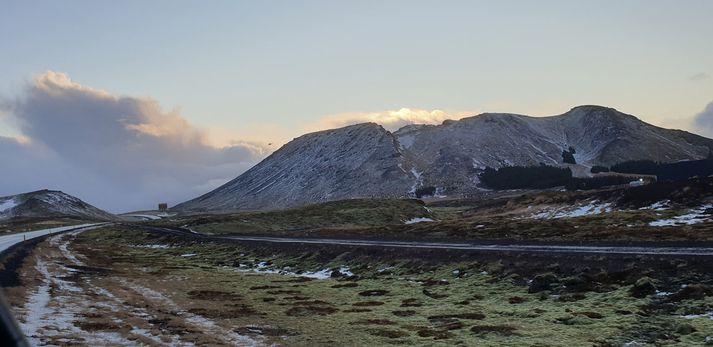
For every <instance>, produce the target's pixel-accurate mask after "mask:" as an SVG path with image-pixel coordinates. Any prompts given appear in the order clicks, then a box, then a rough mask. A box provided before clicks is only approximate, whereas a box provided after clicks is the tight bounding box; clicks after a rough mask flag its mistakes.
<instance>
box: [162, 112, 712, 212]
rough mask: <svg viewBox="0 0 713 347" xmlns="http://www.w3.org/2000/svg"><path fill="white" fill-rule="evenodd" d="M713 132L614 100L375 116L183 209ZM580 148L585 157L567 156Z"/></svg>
mask: <svg viewBox="0 0 713 347" xmlns="http://www.w3.org/2000/svg"><path fill="white" fill-rule="evenodd" d="M712 148H713V140H711V139H708V138H704V137H701V136H698V135H695V134H691V133H687V132H685V131H680V130H670V129H664V128H660V127H656V126H653V125H651V124H648V123H645V122H643V121H641V120H639V119H638V118H636V117H634V116H632V115H628V114H624V113H622V112H619V111H617V110H615V109H612V108H607V107H601V106H580V107H575V108H573V109H572V110H570V111H569V112H567V113H565V114H562V115H558V116H552V117H528V116H523V115H515V114H493V113H486V114H481V115H477V116H473V117H468V118H464V119H461V120H459V121H446V122H444V123H443V124H441V125H409V126H406V127H404V128H401V129H399V130H398V131H396V132H394V133H390V132H388V131H386V130H385V129H383V128H382V127H381V126H379V125H377V124H374V123H365V124H358V125H353V126H348V127H345V128H340V129H333V130H327V131H321V132H317V133H312V134H307V135H304V136H301V137H299V138H296V139H294V140H293V141H291V142H289V143H288V144H286V145H285V146H283V147H282V148H280V149H279V150H277V151H276V152H274V153H273V154H272V155H271V156H269V157H268V158H266V159H265V160H263V161H262V162H261V163H259V164H258V165H256V166H255V167H253V168H252V169H250V170H248V171H247V172H245V173H244V174H242V175H240V176H239V177H237V178H236V179H234V180H232V181H230V182H228V183H226V184H225V185H223V186H221V187H219V188H217V189H216V190H214V191H212V192H209V193H208V194H205V195H203V196H201V197H199V198H196V199H193V200H190V201H187V202H185V203H182V204H180V205H177V206H176V207H175V209H176V210H178V211H236V210H262V209H275V208H284V207H291V206H299V205H304V204H309V203H315V202H322V201H329V200H341V199H350V198H362V197H381V198H385V197H407V196H413V194H414V192H415V191H416V190H417V189H418V188H421V187H433V188H434V189H435V192H436V194H437V195H448V196H465V195H470V194H473V193H476V192H478V190H479V188H478V187H477V186H476V185H477V184H478V183H479V180H478V173H479V172H481V171H482V170H483V169H485V168H486V167H494V168H498V167H503V166H512V165H521V166H533V165H540V164H546V165H570V166H572V167H573V171H574V172H584V173H586V172H588V170H587V168H588V167H591V166H592V165H607V166H608V165H612V164H615V163H618V162H622V161H626V160H643V159H645V160H654V161H660V162H677V161H681V160H692V159H702V158H706V157H707V156H708V155H709V153H710V151H711V149H712ZM571 150H573V157H574V159H575V161H576V165H571V164H564V162H563V151H571Z"/></svg>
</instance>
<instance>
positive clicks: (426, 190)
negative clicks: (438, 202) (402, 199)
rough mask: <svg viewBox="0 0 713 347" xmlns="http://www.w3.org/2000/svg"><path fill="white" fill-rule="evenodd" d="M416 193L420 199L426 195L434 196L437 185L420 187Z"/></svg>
mask: <svg viewBox="0 0 713 347" xmlns="http://www.w3.org/2000/svg"><path fill="white" fill-rule="evenodd" d="M414 194H416V197H417V198H419V199H420V198H422V197H424V196H433V195H434V194H436V187H422V188H418V189H416V191H415V192H414Z"/></svg>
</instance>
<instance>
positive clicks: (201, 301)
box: [74, 229, 713, 346]
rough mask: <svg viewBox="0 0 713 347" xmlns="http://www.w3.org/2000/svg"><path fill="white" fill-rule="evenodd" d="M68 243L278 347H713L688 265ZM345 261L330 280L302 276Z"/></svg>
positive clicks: (706, 300)
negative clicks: (577, 268)
mask: <svg viewBox="0 0 713 347" xmlns="http://www.w3.org/2000/svg"><path fill="white" fill-rule="evenodd" d="M74 244H75V246H74V247H75V249H77V250H82V249H91V253H92V257H91V258H89V259H93V261H96V262H98V263H97V264H95V265H96V266H101V268H103V269H106V272H107V273H108V275H107V276H123V277H126V278H129V280H130V281H132V282H140V283H143V285H144V286H147V287H150V288H153V289H154V290H157V291H160V292H162V293H164V295H167V296H170V298H171V299H172V300H173V301H174V302H176V303H179V304H180V305H183V307H184V308H185V309H187V310H188V311H189V312H193V313H196V314H200V315H203V316H205V317H208V318H210V319H214V320H215V321H216V322H219V324H221V325H222V326H226V327H229V328H230V329H233V330H234V331H236V332H238V333H240V334H244V335H251V336H255V337H259V338H261V339H265V341H267V342H273V343H276V344H278V345H287V346H356V345H371V346H385V345H419V346H458V345H462V346H474V345H477V346H624V345H626V346H644V345H651V346H654V345H656V346H692V345H705V344H713V342H711V340H712V339H713V320H712V319H710V318H708V317H704V316H701V317H696V318H693V317H690V318H691V319H686V318H683V317H682V316H685V315H691V314H699V315H701V314H706V313H708V312H713V296H711V295H713V290H710V287H707V286H706V284H705V283H707V284H708V285H710V284H711V283H710V278H709V276H707V275H705V274H701V273H698V272H697V270H696V269H693V268H690V267H689V265H687V263H686V262H685V261H673V262H672V264H671V266H673V267H674V270H673V273H674V274H676V275H678V276H679V277H674V276H670V273H669V274H667V273H665V271H663V270H662V271H661V272H660V273H659V275H660V276H659V277H662V278H657V277H656V273H653V272H652V271H651V270H650V269H649V270H647V269H646V268H643V267H642V268H638V267H637V268H636V269H637V270H636V271H629V272H628V273H627V274H626V275H625V276H624V275H622V274H621V273H619V274H614V273H610V274H606V273H602V270H598V271H599V272H596V271H595V272H594V273H596V274H593V275H592V276H589V277H587V276H584V277H586V280H583V279H582V278H583V277H582V276H583V275H577V274H572V273H569V274H565V273H562V272H560V271H559V270H558V268H559V267H560V264H558V263H557V262H558V260H556V259H552V261H551V263H550V266H547V267H543V268H542V269H541V270H540V271H539V272H530V271H531V269H529V270H527V269H525V270H523V271H517V270H518V269H517V268H516V267H517V263H509V262H508V260H507V259H505V260H493V261H475V260H468V259H467V258H463V257H460V258H459V257H455V258H453V259H450V260H448V261H443V260H434V259H432V260H433V261H430V260H429V259H428V258H429V256H425V257H423V258H419V257H418V256H415V257H414V256H409V255H402V256H394V255H393V254H390V253H389V252H385V253H384V254H373V253H371V254H360V253H359V251H349V252H344V253H340V252H336V251H328V252H325V251H321V250H318V249H317V250H312V251H311V252H310V251H306V252H305V251H293V252H290V251H286V252H280V251H278V250H275V249H262V248H246V247H244V246H236V245H222V244H214V243H195V242H184V241H181V240H179V239H176V238H172V237H164V236H161V237H159V236H156V235H151V234H146V233H141V232H136V231H132V230H129V229H111V230H107V229H101V230H94V231H90V232H85V233H83V234H80V235H79V236H77V239H76V240H75V243H74ZM335 252H336V253H335ZM424 258H425V259H424ZM595 261H596V259H595ZM629 261H633V260H629ZM638 261H639V262H643V259H639V260H638ZM602 262H604V261H602ZM633 262H634V263H636V261H633ZM93 266H94V265H93ZM582 266H583V267H584V266H588V265H586V264H584V265H582ZM622 267H624V266H622ZM339 268H341V271H340V272H339V273H337V274H336V275H335V276H333V277H329V278H325V279H310V278H305V277H299V276H297V275H296V274H297V273H303V274H304V275H311V274H313V273H315V272H318V271H321V270H326V269H339ZM593 270H594V269H589V270H582V271H585V272H586V271H593ZM277 272H282V274H280V273H277ZM528 273H529V275H528ZM537 274H539V275H540V276H537V277H536V275H537ZM647 275H648V276H652V277H654V278H653V279H651V280H649V279H648V277H646V276H647ZM552 278H555V279H554V280H553V279H552ZM693 280H697V281H700V282H701V283H703V282H705V283H704V284H701V283H698V282H696V283H695V286H694V287H695V288H703V289H701V290H702V292H701V293H698V294H700V295H697V294H696V295H684V294H686V293H681V292H685V290H683V289H681V290H677V289H675V288H679V289H680V288H681V284H680V283H684V282H685V283H687V284H691V285H693V284H694V283H693V282H691V281H693ZM637 281H638V282H639V283H638V284H637ZM666 281H668V282H669V283H667V284H666V285H668V287H666V288H674V289H671V291H672V292H676V293H675V294H670V295H669V294H666V295H655V292H646V293H645V294H644V295H643V296H641V295H638V294H634V293H639V292H641V291H646V290H650V288H648V287H647V286H646V284H648V283H655V284H656V285H658V286H659V289H661V290H664V288H665V287H664V282H666ZM533 283H536V284H538V285H544V287H538V286H534V285H533ZM533 287H534V289H535V290H533ZM545 287H546V289H543V288H545ZM647 288H648V289H647ZM708 291H710V292H708ZM646 294H651V295H646ZM688 294H690V293H688ZM91 319H92V318H89V322H91ZM97 319H98V318H97ZM171 322H172V320H171V316H170V315H167V316H166V317H165V318H164V319H163V320H162V321H161V324H163V326H164V327H168V328H170V326H171V324H172V323H171ZM157 329H158V328H157Z"/></svg>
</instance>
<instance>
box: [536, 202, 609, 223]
mask: <svg viewBox="0 0 713 347" xmlns="http://www.w3.org/2000/svg"><path fill="white" fill-rule="evenodd" d="M611 211H612V208H611V203H603V204H601V203H599V202H598V201H596V200H595V201H591V202H590V203H588V204H586V205H582V206H578V207H575V208H569V207H566V208H557V209H549V210H545V211H542V212H539V213H535V214H533V215H532V216H530V218H533V219H559V218H577V217H584V216H591V215H597V214H601V213H609V212H611Z"/></svg>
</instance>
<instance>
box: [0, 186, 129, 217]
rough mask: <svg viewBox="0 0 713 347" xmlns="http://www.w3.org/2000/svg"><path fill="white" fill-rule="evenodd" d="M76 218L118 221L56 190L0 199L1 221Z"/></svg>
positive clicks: (109, 214)
mask: <svg viewBox="0 0 713 347" xmlns="http://www.w3.org/2000/svg"><path fill="white" fill-rule="evenodd" d="M47 217H74V218H78V219H86V220H116V219H118V217H116V216H115V215H113V214H111V213H109V212H106V211H103V210H100V209H98V208H96V207H94V206H92V205H89V204H87V203H86V202H84V201H82V200H80V199H78V198H75V197H73V196H71V195H68V194H65V193H63V192H61V191H56V190H38V191H35V192H30V193H24V194H18V195H11V196H3V197H0V220H7V219H13V218H47Z"/></svg>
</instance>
